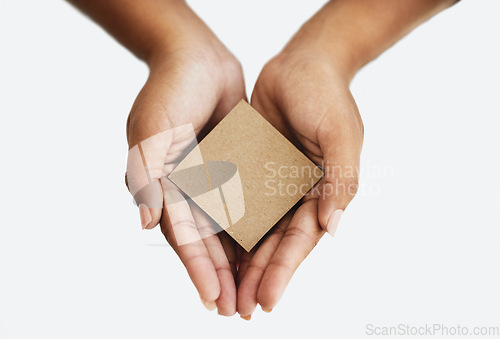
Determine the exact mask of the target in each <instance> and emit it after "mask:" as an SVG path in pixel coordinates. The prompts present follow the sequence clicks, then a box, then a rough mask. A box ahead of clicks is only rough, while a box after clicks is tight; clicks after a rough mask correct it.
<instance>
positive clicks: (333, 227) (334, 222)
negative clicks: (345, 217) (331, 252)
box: [326, 210, 343, 237]
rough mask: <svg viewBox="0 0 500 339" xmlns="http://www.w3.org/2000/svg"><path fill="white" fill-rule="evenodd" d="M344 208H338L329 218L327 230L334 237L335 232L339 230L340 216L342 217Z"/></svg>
mask: <svg viewBox="0 0 500 339" xmlns="http://www.w3.org/2000/svg"><path fill="white" fill-rule="evenodd" d="M342 213H343V211H342V210H336V211H335V212H333V214H332V215H331V217H330V220H328V225H327V226H326V230H327V232H328V233H330V235H331V236H332V237H333V236H334V235H335V232H336V231H337V227H339V222H340V217H342Z"/></svg>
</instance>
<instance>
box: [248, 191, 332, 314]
mask: <svg viewBox="0 0 500 339" xmlns="http://www.w3.org/2000/svg"><path fill="white" fill-rule="evenodd" d="M323 234H324V232H323V230H322V229H321V228H320V227H319V225H318V220H317V200H315V199H312V200H309V201H307V202H305V203H304V204H302V205H301V206H300V207H299V209H298V210H297V212H295V214H294V216H293V218H292V220H291V222H290V224H289V226H288V228H287V229H286V231H285V234H284V235H283V238H282V239H281V242H280V243H279V246H278V248H277V249H276V251H275V252H274V254H273V256H272V258H271V260H270V261H269V264H268V265H267V267H266V270H265V272H264V275H263V277H262V280H261V282H260V285H259V289H258V291H257V302H258V303H259V304H260V305H261V306H262V309H263V310H267V311H270V310H272V309H273V308H274V306H275V305H276V303H277V302H278V300H279V298H280V297H281V295H282V294H283V291H284V290H285V288H286V286H287V284H288V282H289V281H290V279H291V278H292V276H293V274H294V272H295V270H296V269H297V267H299V265H300V263H301V262H302V261H303V260H304V258H305V257H306V256H307V255H308V254H309V253H310V252H311V251H312V249H313V248H314V246H316V244H317V242H318V241H319V239H320V238H321V236H322V235H323Z"/></svg>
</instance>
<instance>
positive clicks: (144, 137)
mask: <svg viewBox="0 0 500 339" xmlns="http://www.w3.org/2000/svg"><path fill="white" fill-rule="evenodd" d="M178 6H181V8H177V10H178V13H176V15H177V16H179V17H182V19H183V25H184V29H183V30H181V31H180V32H179V33H178V34H175V35H174V39H172V40H171V41H168V43H166V44H165V46H164V47H162V48H156V50H157V51H158V52H157V54H156V55H153V56H152V57H151V58H150V62H149V66H150V76H149V78H148V80H147V82H146V84H145V86H144V88H143V89H142V91H141V92H140V94H139V96H138V97H137V99H136V101H135V103H134V105H133V108H132V111H131V112H130V116H129V119H128V123H127V136H128V142H129V146H130V152H129V161H128V166H127V183H128V187H129V190H130V191H131V193H132V194H133V195H134V199H135V200H136V202H137V203H138V205H139V209H140V214H141V222H142V226H143V228H145V229H152V228H154V227H155V226H156V225H157V224H158V222H160V220H161V228H162V232H163V233H164V235H165V236H166V238H167V240H168V242H169V243H170V245H171V246H172V248H173V249H174V250H175V251H176V253H177V254H178V255H179V257H180V259H181V261H182V262H183V264H184V265H185V266H186V269H187V271H188V273H189V276H190V277H191V280H192V281H193V283H194V285H195V287H196V288H197V290H198V292H199V294H200V297H201V299H202V301H203V302H204V304H205V305H206V306H207V308H209V309H213V308H215V307H217V308H218V311H219V313H220V314H222V315H228V316H229V315H233V314H234V313H235V311H236V286H235V282H234V279H235V277H234V276H235V274H236V264H235V260H236V253H235V248H236V247H235V242H233V241H232V240H231V239H230V238H229V236H228V235H227V234H225V233H224V232H220V233H218V234H217V233H216V231H215V230H214V228H215V226H214V225H213V224H212V223H211V222H210V219H209V218H207V217H206V215H205V214H204V213H203V212H201V211H200V210H199V209H198V208H197V207H194V206H192V205H191V204H189V203H188V202H187V201H186V200H185V199H184V198H183V195H182V194H181V193H180V192H179V191H178V189H177V188H176V186H175V185H173V184H172V183H171V182H170V181H169V180H168V179H166V176H167V175H168V174H169V173H170V172H171V171H172V170H173V169H174V168H175V167H176V165H177V164H178V162H179V161H180V160H182V158H183V156H184V154H185V153H186V152H188V151H189V150H190V149H191V148H192V145H193V143H194V142H195V141H196V136H199V137H201V136H202V135H203V134H204V133H206V132H207V131H209V130H211V129H212V128H213V126H215V124H217V123H218V122H219V121H220V120H221V119H222V118H223V117H224V116H225V115H226V114H227V113H228V112H229V111H230V110H231V109H232V108H233V107H234V106H235V105H236V104H237V103H238V101H239V100H241V99H243V98H244V97H245V88H244V81H243V74H242V70H241V67H240V64H239V62H238V61H237V60H236V59H235V58H234V56H233V55H232V54H231V53H230V52H229V51H228V50H227V49H226V48H225V47H224V46H223V45H222V43H221V42H220V41H219V40H218V39H217V38H216V37H215V36H214V34H213V33H212V32H211V31H210V30H209V29H208V28H207V27H206V26H205V24H204V23H203V22H202V21H201V20H200V19H199V18H198V17H197V16H196V15H195V14H194V13H193V12H192V11H191V10H190V9H189V8H188V7H187V5H180V4H179V5H178ZM139 145H140V146H139ZM145 167H146V168H147V175H146V172H145V171H144V168H145Z"/></svg>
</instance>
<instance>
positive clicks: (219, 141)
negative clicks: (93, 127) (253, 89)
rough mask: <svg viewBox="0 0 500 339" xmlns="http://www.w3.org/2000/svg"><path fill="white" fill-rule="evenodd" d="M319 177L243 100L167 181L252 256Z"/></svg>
mask: <svg viewBox="0 0 500 339" xmlns="http://www.w3.org/2000/svg"><path fill="white" fill-rule="evenodd" d="M322 175H323V172H322V171H321V169H320V168H319V167H317V166H316V165H315V164H314V163H313V162H311V161H310V160H309V159H308V158H307V157H306V156H305V155H304V154H302V153H301V152H300V151H299V150H298V149H297V148H295V146H294V145H292V144H291V143H290V142H289V141H288V140H287V139H286V138H285V137H284V136H283V135H282V134H281V133H279V132H278V131H277V130H276V129H275V128H274V127H273V126H272V125H271V124H270V123H269V122H268V121H267V120H266V119H264V118H263V117H262V116H261V115H260V114H259V113H258V112H257V111H255V110H254V109H253V108H252V107H251V106H250V105H249V104H248V103H246V102H245V101H243V100H242V101H240V102H239V103H238V105H237V106H236V107H235V108H234V109H233V110H232V111H231V112H230V113H229V114H228V115H227V116H226V117H225V118H224V119H223V120H222V121H221V122H220V123H219V124H218V125H217V126H216V127H215V128H214V129H213V130H212V131H211V132H210V133H209V134H208V135H207V136H206V137H205V138H204V139H203V140H202V141H201V142H200V144H199V145H197V146H196V147H195V148H194V149H193V150H192V151H191V152H190V153H189V154H188V155H187V156H186V157H185V158H184V159H183V160H182V161H181V163H180V164H179V165H178V166H177V167H176V169H175V170H174V171H173V172H172V173H171V174H170V175H169V179H170V180H171V181H172V182H173V183H174V184H175V185H177V186H178V187H179V188H180V189H181V190H182V191H183V192H184V193H185V194H186V195H187V196H189V197H190V198H191V199H192V200H193V201H194V202H195V203H196V204H197V205H198V206H199V207H200V208H201V209H202V210H204V211H205V212H206V213H207V214H208V215H209V216H210V217H211V218H212V219H213V220H215V222H217V223H218V224H219V225H220V226H221V227H222V228H223V229H224V230H225V231H226V232H227V233H228V234H229V235H230V236H231V237H232V238H234V240H236V241H237V242H238V243H239V244H240V245H241V246H242V247H243V248H244V249H245V250H246V251H250V250H251V249H252V248H253V247H254V246H255V245H256V244H257V243H258V242H259V240H260V239H261V238H262V237H263V236H264V235H265V234H266V233H267V232H268V231H269V230H270V229H271V228H272V227H273V226H274V225H275V224H276V223H277V222H278V221H279V220H280V219H281V218H282V217H283V216H284V215H285V214H286V213H287V212H288V211H289V210H290V209H291V208H292V207H293V206H294V205H295V204H296V203H297V202H298V201H299V200H300V199H301V198H302V197H303V196H304V195H305V194H306V193H307V192H308V191H309V190H310V189H311V188H312V187H313V186H314V185H315V184H316V183H317V182H318V180H319V179H321V177H322Z"/></svg>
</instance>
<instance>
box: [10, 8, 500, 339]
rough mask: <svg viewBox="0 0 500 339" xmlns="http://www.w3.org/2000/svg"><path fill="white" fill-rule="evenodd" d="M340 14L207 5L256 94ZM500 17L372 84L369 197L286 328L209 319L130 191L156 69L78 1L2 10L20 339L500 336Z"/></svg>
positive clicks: (327, 249) (266, 317) (379, 63)
mask: <svg viewBox="0 0 500 339" xmlns="http://www.w3.org/2000/svg"><path fill="white" fill-rule="evenodd" d="M323 2H324V1H318V0H314V1H313V0H308V1H290V0H280V1H278V0H275V1H268V0H252V1H234V0H211V1H208V0H196V1H190V3H191V4H192V6H193V7H194V8H195V10H196V11H197V12H198V13H199V14H200V15H201V17H202V18H203V19H205V20H206V21H207V23H208V24H209V25H210V26H211V27H212V28H213V30H214V31H215V32H216V33H217V34H218V35H219V36H220V38H221V39H222V41H223V42H224V43H225V44H226V45H228V46H229V48H230V49H231V50H232V51H233V52H234V53H235V54H236V56H237V57H239V58H240V60H241V62H242V64H243V67H244V70H245V74H246V81H247V86H248V90H249V94H250V91H251V89H252V88H253V84H254V82H255V80H256V78H257V76H258V73H259V70H260V69H261V67H262V66H263V64H264V63H265V62H266V61H267V60H268V59H269V58H270V57H272V56H273V55H274V54H275V53H277V52H278V51H279V50H280V49H281V47H282V46H283V45H284V44H285V42H286V41H287V40H288V38H289V37H290V36H291V35H292V34H293V32H295V31H296V30H297V29H298V27H299V25H300V24H301V23H302V22H304V21H305V20H306V19H307V18H308V17H310V16H311V15H312V14H313V13H314V12H315V11H316V10H317V9H318V8H319V7H320V5H321V4H322V3H323ZM499 13H500V2H499V1H495V0H482V1H477V0H476V1H472V0H469V1H463V2H462V3H459V4H458V5H457V6H455V7H454V8H452V9H450V10H448V11H446V12H444V13H442V14H440V15H438V16H437V17H435V18H434V19H432V20H431V21H430V22H428V23H426V24H425V25H423V26H422V27H420V28H418V29H417V30H416V31H415V32H413V33H412V34H411V35H409V36H408V37H407V38H405V39H404V40H403V41H401V42H400V43H399V44H398V45H396V46H395V47H394V48H392V49H390V50H389V51H388V52H386V53H385V54H383V55H382V56H381V57H380V58H379V59H378V60H376V61H375V62H373V63H371V64H370V65H368V66H367V67H366V68H365V69H363V70H362V71H361V72H360V73H359V74H358V76H357V77H356V78H355V80H354V82H353V84H352V91H353V94H354V96H355V98H356V100H357V103H358V105H359V109H360V111H361V114H362V116H363V118H364V122H365V128H366V139H365V146H364V151H363V165H364V169H365V171H369V173H368V172H365V175H364V176H363V178H362V187H361V194H360V195H359V196H358V197H357V198H356V199H355V201H354V202H353V203H352V205H351V206H350V207H349V209H348V212H347V213H346V214H345V216H344V219H343V220H342V222H341V225H340V227H339V230H338V233H337V236H336V238H335V239H332V238H327V237H325V238H324V239H323V240H322V241H321V242H320V244H319V246H318V247H317V248H316V250H315V251H314V252H313V253H312V254H311V255H310V256H309V257H308V258H307V260H306V261H305V262H304V263H303V265H302V266H301V267H300V269H299V270H298V271H297V273H296V275H295V277H294V278H293V280H292V282H291V283H290V285H289V287H288V289H287V291H286V293H285V294H284V296H283V298H282V299H281V301H280V303H279V305H278V306H277V307H276V308H275V310H274V311H273V313H272V314H265V313H263V312H261V311H260V310H257V311H256V312H255V314H254V316H253V319H252V321H251V322H245V321H243V320H241V319H239V317H233V318H223V317H220V316H218V315H217V314H216V313H208V312H207V311H206V310H205V309H204V308H203V307H202V305H201V303H200V302H199V299H198V295H197V293H196V291H195V289H194V287H193V286H192V285H191V282H190V280H189V278H188V276H187V274H186V273H185V270H184V268H183V266H182V265H181V263H180V261H179V260H178V258H177V257H176V255H175V254H174V253H173V251H172V250H171V248H169V247H168V246H166V245H165V241H164V240H163V238H162V235H161V233H160V231H159V230H154V231H151V232H142V231H141V229H140V222H139V214H138V211H137V209H136V207H135V206H134V205H133V204H132V199H131V197H130V196H129V195H128V192H127V190H126V188H125V186H124V179H123V176H124V170H125V163H126V154H127V145H126V139H125V122H126V117H127V114H128V111H129V109H130V107H131V105H132V103H133V100H134V98H135V96H136V94H137V93H138V91H139V90H140V88H141V86H142V84H143V83H144V81H145V79H146V77H147V69H146V67H145V66H144V65H143V64H142V63H141V62H139V61H138V60H136V59H135V58H134V57H133V56H132V55H131V54H130V53H129V52H127V51H126V50H125V49H123V48H122V47H121V46H119V45H118V44H117V43H116V42H114V41H113V39H112V38H110V37H109V36H107V35H106V34H105V33H104V32H103V31H102V30H101V29H100V28H99V27H97V26H96V25H95V24H93V23H91V22H90V21H89V20H87V19H86V18H85V17H83V16H82V15H81V14H79V13H78V12H77V11H75V10H74V9H73V8H71V7H70V6H69V5H67V4H66V3H64V2H62V1H39V0H36V1H35V0H31V1H14V0H12V1H11V0H8V1H5V0H2V1H1V2H0V37H1V40H0V41H1V45H0V51H1V53H0V109H1V114H0V151H1V153H0V154H1V161H0V163H1V169H0V171H1V172H0V173H1V176H0V189H1V194H2V195H1V198H0V199H1V203H0V209H1V213H0V338H2V339H4V338H7V339H13V338H180V337H182V338H183V337H217V338H234V337H238V338H257V337H271V336H273V335H274V336H276V337H282V336H283V337H291V338H292V337H293V338H302V337H311V336H318V337H321V338H362V337H365V326H366V324H368V323H372V324H375V325H378V326H384V325H397V324H399V323H408V324H411V325H422V324H425V323H443V324H446V325H449V326H455V325H457V324H461V325H462V326H475V325H480V326H482V325H485V326H500V290H499V286H500V272H499V269H500V267H499V263H498V259H499V258H500V246H499V244H500V228H499V226H500V216H499V211H500V177H499V173H500V160H499V151H498V147H499V145H500V133H499V124H500V103H499V101H498V98H499V90H500V84H499V79H500V66H499V60H500V45H499V41H500V40H499V39H500V38H499V33H500V21H499V20H498V15H499ZM380 168H382V169H384V168H385V169H386V171H385V172H386V173H385V175H384V176H383V177H382V178H380V177H378V176H379V175H378V174H377V169H380Z"/></svg>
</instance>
